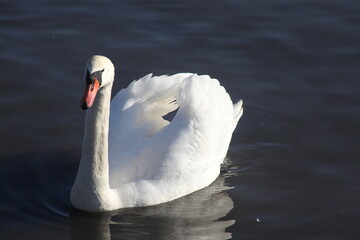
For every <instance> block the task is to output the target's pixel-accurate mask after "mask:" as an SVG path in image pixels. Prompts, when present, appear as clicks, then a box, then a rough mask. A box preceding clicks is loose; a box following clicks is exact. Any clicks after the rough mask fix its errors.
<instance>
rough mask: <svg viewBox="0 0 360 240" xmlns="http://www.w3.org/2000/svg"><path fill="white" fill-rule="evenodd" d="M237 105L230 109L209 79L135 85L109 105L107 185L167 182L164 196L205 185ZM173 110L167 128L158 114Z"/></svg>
mask: <svg viewBox="0 0 360 240" xmlns="http://www.w3.org/2000/svg"><path fill="white" fill-rule="evenodd" d="M241 105H242V103H240V102H239V103H237V104H236V105H235V106H233V104H232V101H231V99H230V97H229V95H228V94H227V93H226V91H225V89H224V88H223V87H222V86H220V84H219V82H218V81H217V80H216V79H211V78H210V77H209V76H198V75H196V74H187V73H185V74H177V75H173V76H160V77H152V76H151V75H147V76H145V77H143V78H141V79H139V80H138V81H134V82H133V83H131V84H130V85H129V87H128V88H126V89H123V90H121V91H120V92H119V93H118V94H117V96H116V97H115V98H114V100H113V101H112V103H111V117H110V133H109V163H110V185H111V186H112V187H121V186H124V185H126V184H128V185H129V186H130V185H131V186H134V187H135V186H136V187H137V188H141V187H140V185H141V184H144V182H146V181H148V182H147V184H151V182H157V184H156V186H161V185H163V186H164V187H166V186H169V184H170V185H172V186H171V187H166V188H167V189H168V190H166V191H168V192H165V193H164V194H166V195H167V196H166V198H176V196H177V195H179V194H182V195H184V194H186V193H190V192H192V191H195V190H197V189H200V188H202V187H205V186H207V185H209V184H210V183H211V182H212V181H214V180H215V179H216V177H217V175H218V174H219V168H220V164H221V163H222V161H223V159H224V157H225V154H226V151H227V149H228V146H229V142H230V139H231V135H232V132H233V129H234V127H235V126H236V123H237V121H238V120H239V118H240V116H241V113H242V107H241ZM177 107H179V110H178V112H177V114H176V115H175V117H174V119H173V120H172V122H171V123H170V124H169V122H168V121H166V120H164V119H163V118H162V116H164V115H165V114H167V113H168V112H170V111H173V110H175V109H176V108H177ZM140 179H141V180H140ZM138 180H139V181H141V183H139V184H137V181H138ZM174 186H175V187H174ZM147 189H149V186H148V185H147ZM170 191H171V192H170Z"/></svg>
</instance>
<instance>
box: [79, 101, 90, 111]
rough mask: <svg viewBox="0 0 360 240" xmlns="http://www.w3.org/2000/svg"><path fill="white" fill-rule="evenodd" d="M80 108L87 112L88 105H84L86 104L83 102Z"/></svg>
mask: <svg viewBox="0 0 360 240" xmlns="http://www.w3.org/2000/svg"><path fill="white" fill-rule="evenodd" d="M80 107H81V108H82V109H83V110H87V109H88V108H89V107H88V105H87V104H86V102H83V103H81V104H80Z"/></svg>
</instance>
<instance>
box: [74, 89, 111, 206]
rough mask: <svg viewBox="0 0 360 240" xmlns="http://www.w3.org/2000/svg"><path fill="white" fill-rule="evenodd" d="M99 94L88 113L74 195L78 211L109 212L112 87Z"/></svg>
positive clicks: (100, 91)
mask: <svg viewBox="0 0 360 240" xmlns="http://www.w3.org/2000/svg"><path fill="white" fill-rule="evenodd" d="M111 85H112V84H110V85H107V86H105V87H103V88H101V89H100V90H99V92H98V93H97V96H96V100H95V102H94V105H93V106H92V107H91V108H90V109H88V110H87V113H86V119H85V132H84V140H83V147H82V154H81V161H80V166H79V170H78V173H77V177H76V180H75V183H74V186H73V189H72V192H71V198H72V199H71V200H72V202H73V204H76V205H80V206H75V207H78V208H82V209H84V208H86V210H92V209H99V208H100V209H106V208H107V207H106V205H107V204H108V203H107V202H108V200H107V199H108V197H109V194H110V192H111V189H110V186H109V161H108V160H109V159H108V133H109V116H110V99H111V87H112V86H111Z"/></svg>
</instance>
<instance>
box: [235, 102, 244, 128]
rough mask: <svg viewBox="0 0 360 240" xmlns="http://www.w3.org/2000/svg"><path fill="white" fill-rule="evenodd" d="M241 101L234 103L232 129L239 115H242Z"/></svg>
mask: <svg viewBox="0 0 360 240" xmlns="http://www.w3.org/2000/svg"><path fill="white" fill-rule="evenodd" d="M243 112H244V110H243V101H242V100H240V101H238V102H237V103H235V104H234V129H235V127H236V125H237V123H238V121H239V119H240V117H241V116H242V115H243Z"/></svg>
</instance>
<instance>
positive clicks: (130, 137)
mask: <svg viewBox="0 0 360 240" xmlns="http://www.w3.org/2000/svg"><path fill="white" fill-rule="evenodd" d="M190 75H191V74H190V73H180V74H176V75H172V76H154V77H153V76H152V74H148V75H146V76H144V77H142V78H140V79H139V80H136V81H133V82H132V83H131V84H130V85H129V86H128V87H127V88H126V89H122V90H121V91H120V92H119V93H118V94H117V95H116V96H115V97H114V99H113V100H112V102H111V105H110V126H109V164H110V175H112V176H120V175H121V177H116V180H114V181H115V182H116V183H117V184H118V183H120V182H124V181H130V180H131V179H136V178H138V177H139V176H138V175H139V170H136V169H135V167H133V164H135V163H134V159H135V158H138V156H137V155H138V154H139V153H140V152H141V150H142V149H143V148H144V145H145V142H147V141H148V140H149V138H151V136H153V135H154V134H155V133H157V132H158V131H159V130H160V129H162V128H163V127H165V126H166V125H168V124H169V122H168V121H167V120H165V119H163V117H162V116H164V115H166V114H167V113H169V112H172V111H174V110H176V109H177V108H178V104H177V101H176V94H177V91H178V90H179V87H180V85H181V83H182V81H183V80H184V79H185V78H186V77H188V76H190ZM148 162H151V159H149V161H148ZM127 168H129V171H128V172H127V174H122V172H123V171H127V170H126V169H127ZM133 171H137V173H136V172H133ZM118 178H120V179H118ZM110 179H112V178H111V176H110ZM112 182H113V181H112ZM112 185H113V184H112Z"/></svg>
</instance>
